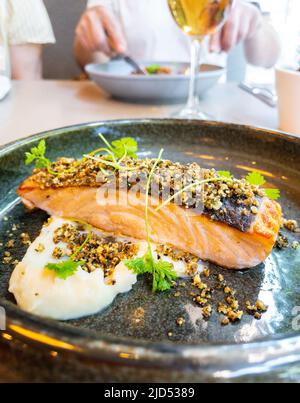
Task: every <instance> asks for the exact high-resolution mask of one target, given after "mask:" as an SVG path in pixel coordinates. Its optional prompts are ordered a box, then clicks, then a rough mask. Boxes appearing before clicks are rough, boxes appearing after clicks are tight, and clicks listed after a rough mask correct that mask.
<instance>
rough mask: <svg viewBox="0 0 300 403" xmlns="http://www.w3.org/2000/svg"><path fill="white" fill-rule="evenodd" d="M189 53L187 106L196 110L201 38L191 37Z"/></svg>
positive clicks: (197, 105)
mask: <svg viewBox="0 0 300 403" xmlns="http://www.w3.org/2000/svg"><path fill="white" fill-rule="evenodd" d="M191 50H192V54H191V73H190V74H191V79H190V89H189V98H188V104H187V107H188V109H190V110H197V108H198V107H199V96H198V91H197V75H198V74H199V66H200V57H201V51H202V38H193V39H192V49H191Z"/></svg>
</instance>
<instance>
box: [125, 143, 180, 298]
mask: <svg viewBox="0 0 300 403" xmlns="http://www.w3.org/2000/svg"><path fill="white" fill-rule="evenodd" d="M163 152H164V150H161V151H160V153H159V156H158V158H157V160H156V162H155V163H154V165H153V167H152V169H151V172H150V174H149V176H148V180H147V186H146V201H145V223H146V234H147V243H148V250H147V253H146V254H145V256H143V257H142V258H137V259H133V260H127V261H125V262H124V264H125V266H126V267H128V269H130V270H132V271H133V272H134V273H136V274H138V275H139V274H146V273H149V274H151V275H152V291H153V292H157V291H167V290H170V288H171V287H172V285H173V282H174V281H175V280H176V278H177V277H178V276H177V274H176V272H175V271H174V266H173V265H172V264H171V263H169V262H166V261H163V260H158V261H156V260H155V259H154V256H153V253H152V248H151V240H150V226H149V190H150V186H151V180H152V177H153V174H154V172H155V169H156V167H157V165H158V164H159V162H160V161H161V157H162V154H163Z"/></svg>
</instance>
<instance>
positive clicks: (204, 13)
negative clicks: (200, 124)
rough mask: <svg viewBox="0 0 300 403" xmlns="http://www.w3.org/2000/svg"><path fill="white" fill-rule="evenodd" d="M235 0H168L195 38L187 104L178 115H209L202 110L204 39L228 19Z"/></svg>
mask: <svg viewBox="0 0 300 403" xmlns="http://www.w3.org/2000/svg"><path fill="white" fill-rule="evenodd" d="M233 1H234V0H168V4H169V8H170V10H171V13H172V16H173V18H174V20H175V21H176V23H177V24H178V26H179V27H180V28H181V29H182V31H183V32H184V33H185V34H187V35H189V36H190V37H191V39H192V55H191V72H190V74H191V80H190V89H189V98H188V103H187V105H186V107H185V108H184V109H183V110H182V111H180V112H179V114H177V115H176V116H177V117H180V118H187V119H207V116H206V115H205V114H204V113H202V112H201V110H200V105H199V96H198V93H197V75H198V73H199V67H200V55H201V49H202V43H203V40H204V38H205V37H206V36H208V35H213V34H214V33H216V32H217V31H218V29H220V28H221V26H222V25H223V23H224V22H225V21H226V18H227V16H228V13H229V12H230V9H231V7H232V4H233Z"/></svg>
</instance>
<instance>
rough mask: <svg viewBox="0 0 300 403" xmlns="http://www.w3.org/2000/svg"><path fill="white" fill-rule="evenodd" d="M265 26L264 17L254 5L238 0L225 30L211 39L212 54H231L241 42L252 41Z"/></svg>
mask: <svg viewBox="0 0 300 403" xmlns="http://www.w3.org/2000/svg"><path fill="white" fill-rule="evenodd" d="M262 24H263V16H262V14H261V12H260V11H259V9H258V8H257V7H255V6H254V5H253V4H249V3H246V2H245V1H243V0H236V4H235V5H234V6H233V7H232V10H231V12H230V14H229V17H228V19H227V20H226V22H225V24H224V26H223V28H222V29H221V30H220V31H219V32H217V33H216V34H215V35H212V36H211V38H210V46H209V49H210V52H215V53H220V52H222V51H224V52H230V51H231V50H232V49H233V48H234V47H235V46H236V45H238V44H239V43H240V42H244V41H246V40H248V39H251V38H252V37H253V36H254V35H255V34H256V33H257V31H258V30H259V29H260V27H261V26H262Z"/></svg>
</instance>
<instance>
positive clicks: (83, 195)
mask: <svg viewBox="0 0 300 403" xmlns="http://www.w3.org/2000/svg"><path fill="white" fill-rule="evenodd" d="M18 195H19V196H20V197H21V198H22V200H23V202H24V203H25V205H27V206H28V207H31V208H34V207H37V208H40V209H42V210H45V211H46V212H47V213H48V214H50V215H55V216H60V217H69V218H70V217H72V218H76V219H79V220H83V221H86V222H88V223H90V224H91V225H93V226H94V227H97V228H100V229H102V230H104V231H107V232H112V233H114V234H118V235H124V236H129V237H133V238H137V239H141V240H144V239H146V232H145V197H136V198H135V200H134V203H131V202H130V200H128V197H127V194H126V191H124V190H119V191H118V194H117V197H116V194H114V193H112V194H107V193H106V192H105V190H103V189H102V188H101V187H95V186H61V187H51V186H49V187H44V186H42V187H41V186H39V184H38V183H37V181H36V179H35V176H34V175H33V176H32V177H30V178H29V179H27V180H26V181H25V182H24V183H23V184H22V185H21V186H20V187H19V189H18ZM120 198H122V200H123V201H124V200H127V202H126V203H124V202H123V203H121V204H120V203H119V202H118V200H120ZM149 198H150V205H149V224H150V228H151V241H152V242H155V243H159V244H169V245H172V246H173V247H175V248H178V249H181V250H183V251H185V252H188V253H192V254H194V255H196V256H198V257H199V258H201V259H203V260H207V261H210V262H213V263H215V264H217V265H220V266H222V267H226V268H229V269H245V268H252V267H255V266H257V265H259V264H260V263H262V262H263V261H265V260H266V258H267V257H268V256H269V254H270V253H271V251H272V249H273V247H274V244H275V242H276V239H277V237H278V233H279V229H280V223H281V218H282V212H281V207H280V205H279V204H278V203H277V202H275V201H272V200H269V199H268V198H266V197H262V198H261V199H260V202H259V206H258V208H257V214H255V215H254V214H251V213H249V214H248V216H247V217H246V218H247V220H246V221H245V217H244V218H242V213H241V208H239V207H238V206H237V205H236V204H232V203H231V201H230V200H227V201H225V205H226V211H227V215H226V217H225V218H224V217H221V215H219V216H218V213H217V212H216V214H215V215H214V218H213V219H212V217H211V216H210V215H208V214H205V213H198V212H197V210H194V209H186V208H183V207H181V206H178V205H176V204H174V203H169V204H167V205H166V206H165V207H163V208H162V209H161V210H159V211H156V209H155V207H154V206H157V205H158V203H157V200H154V198H152V197H151V196H149ZM226 203H227V204H226ZM152 204H153V207H152ZM236 215H238V217H236Z"/></svg>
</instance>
